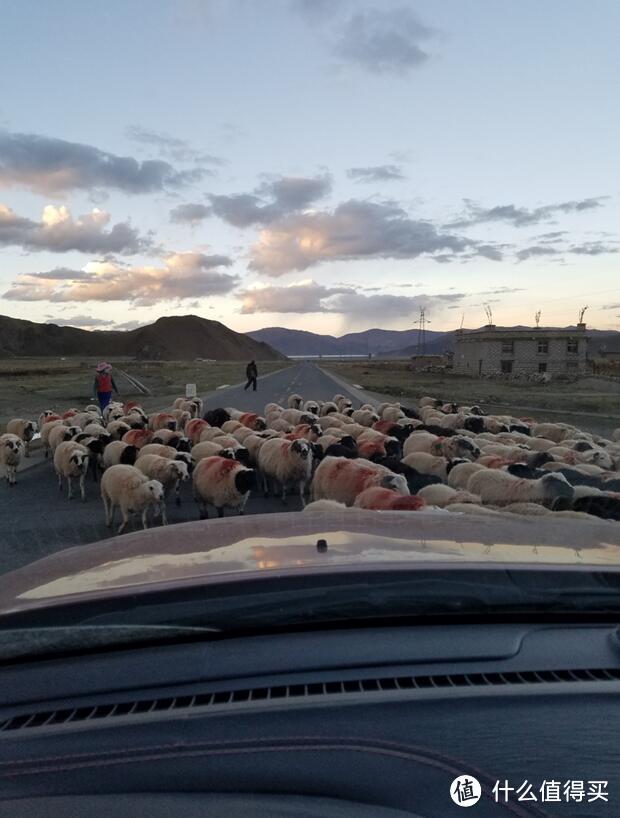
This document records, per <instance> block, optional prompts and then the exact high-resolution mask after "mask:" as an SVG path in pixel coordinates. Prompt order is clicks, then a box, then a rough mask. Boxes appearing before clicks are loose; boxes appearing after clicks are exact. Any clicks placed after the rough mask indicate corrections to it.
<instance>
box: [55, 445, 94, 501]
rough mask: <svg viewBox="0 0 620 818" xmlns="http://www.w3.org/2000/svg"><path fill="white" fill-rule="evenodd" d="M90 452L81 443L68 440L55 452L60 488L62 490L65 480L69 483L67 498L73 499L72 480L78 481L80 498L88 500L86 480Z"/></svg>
mask: <svg viewBox="0 0 620 818" xmlns="http://www.w3.org/2000/svg"><path fill="white" fill-rule="evenodd" d="M89 457H90V452H89V451H88V449H87V448H86V446H82V444H81V443H75V442H74V441H73V440H66V441H63V442H62V443H59V444H58V446H57V447H56V451H55V452H54V470H55V472H56V476H57V477H58V488H59V489H60V490H62V481H63V478H65V479H66V481H67V488H68V492H67V498H68V499H69V500H71V498H72V497H73V486H72V482H71V481H72V480H73V479H77V480H78V482H79V486H80V496H81V498H82V500H86V488H85V485H84V480H85V478H86V474H87V472H88V464H89Z"/></svg>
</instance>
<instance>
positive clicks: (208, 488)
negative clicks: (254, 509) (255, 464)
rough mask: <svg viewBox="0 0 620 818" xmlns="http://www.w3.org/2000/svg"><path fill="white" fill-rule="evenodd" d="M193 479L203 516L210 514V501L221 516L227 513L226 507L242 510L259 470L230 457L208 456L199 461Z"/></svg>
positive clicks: (204, 517)
mask: <svg viewBox="0 0 620 818" xmlns="http://www.w3.org/2000/svg"><path fill="white" fill-rule="evenodd" d="M193 483H194V499H195V501H196V503H197V504H198V507H199V509H200V517H201V519H206V518H207V517H208V516H209V513H208V505H212V506H215V508H216V509H217V513H218V516H219V517H223V516H224V509H225V508H232V509H236V510H237V511H238V512H239V514H243V510H244V508H245V504H246V503H247V501H248V497H249V496H250V491H251V490H252V489H253V488H254V486H255V484H256V472H255V471H254V470H253V469H248V468H247V467H246V466H243V465H242V464H241V463H239V462H238V461H236V460H230V459H229V458H227V457H217V456H215V457H206V458H205V459H204V460H201V461H200V462H199V463H198V464H197V465H196V468H195V469H194V478H193Z"/></svg>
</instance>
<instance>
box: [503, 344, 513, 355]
mask: <svg viewBox="0 0 620 818" xmlns="http://www.w3.org/2000/svg"><path fill="white" fill-rule="evenodd" d="M514 351H515V342H514V341H502V353H503V354H504V355H514Z"/></svg>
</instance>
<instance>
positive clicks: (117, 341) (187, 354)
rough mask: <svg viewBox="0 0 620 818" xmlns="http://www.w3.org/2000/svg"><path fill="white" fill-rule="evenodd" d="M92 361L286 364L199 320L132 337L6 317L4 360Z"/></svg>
mask: <svg viewBox="0 0 620 818" xmlns="http://www.w3.org/2000/svg"><path fill="white" fill-rule="evenodd" d="M47 355H50V356H56V355H62V356H71V355H87V356H96V357H97V356H98V357H101V358H113V357H116V356H123V357H132V358H141V359H148V360H193V359H194V358H213V359H215V360H218V361H242V360H246V359H247V360H249V359H250V358H255V359H256V360H262V361H276V360H283V359H284V358H285V356H284V355H282V354H281V353H280V352H276V350H275V349H272V347H270V346H269V345H268V344H266V343H262V342H260V341H255V340H254V339H253V338H250V337H249V336H248V335H243V334H241V333H238V332H234V331H233V330H231V329H229V328H228V327H226V326H224V324H221V323H220V322H219V321H209V320H207V319H206V318H200V317H199V316H197V315H183V316H170V317H168V318H159V319H158V320H157V321H155V323H154V324H149V325H147V326H145V327H140V328H139V329H134V330H130V331H129V332H121V331H118V330H114V331H103V330H94V331H92V332H91V331H88V330H83V329H78V328H76V327H59V326H58V325H56V324H39V323H35V322H34V321H23V320H21V319H19V318H9V317H8V316H3V315H0V358H13V357H22V356H29V357H39V356H47Z"/></svg>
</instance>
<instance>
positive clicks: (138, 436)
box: [121, 429, 165, 449]
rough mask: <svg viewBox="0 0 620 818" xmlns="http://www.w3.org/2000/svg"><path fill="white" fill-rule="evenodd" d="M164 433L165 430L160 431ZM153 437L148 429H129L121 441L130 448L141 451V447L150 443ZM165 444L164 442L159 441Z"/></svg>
mask: <svg viewBox="0 0 620 818" xmlns="http://www.w3.org/2000/svg"><path fill="white" fill-rule="evenodd" d="M160 431H162V432H163V431H165V430H160ZM153 438H154V435H153V432H151V431H150V429H130V430H129V431H128V432H125V434H124V435H123V436H122V438H121V440H122V441H123V442H124V443H130V444H131V445H132V446H135V447H136V448H137V449H141V448H142V447H143V446H146V444H147V443H151V441H152V440H153ZM161 442H162V443H165V441H164V440H162V441H161Z"/></svg>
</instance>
